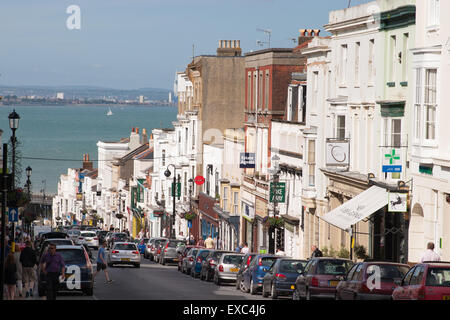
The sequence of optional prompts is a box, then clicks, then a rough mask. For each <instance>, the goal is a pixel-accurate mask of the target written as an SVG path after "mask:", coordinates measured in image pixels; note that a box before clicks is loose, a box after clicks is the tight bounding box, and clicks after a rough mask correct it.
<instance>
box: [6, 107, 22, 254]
mask: <svg viewBox="0 0 450 320" xmlns="http://www.w3.org/2000/svg"><path fill="white" fill-rule="evenodd" d="M8 119H9V127H10V128H11V131H12V136H11V144H12V185H11V186H12V190H14V189H15V187H14V184H15V181H14V180H15V178H16V175H15V173H16V130H17V129H18V128H19V120H20V116H19V115H18V114H17V112H16V110H13V112H11V113H10V114H9V116H8ZM15 229H16V223H15V222H13V224H12V233H11V239H12V252H14V250H15V247H16V244H15V242H16V230H15Z"/></svg>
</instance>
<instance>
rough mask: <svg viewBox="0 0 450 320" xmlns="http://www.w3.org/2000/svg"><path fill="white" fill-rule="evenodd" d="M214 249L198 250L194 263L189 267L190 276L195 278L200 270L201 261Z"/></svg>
mask: <svg viewBox="0 0 450 320" xmlns="http://www.w3.org/2000/svg"><path fill="white" fill-rule="evenodd" d="M212 251H214V249H201V250H198V252H197V255H196V256H195V259H194V265H193V266H192V268H191V276H192V277H193V278H197V276H198V275H200V272H201V271H202V262H203V260H205V259H206V257H207V256H208V255H209V254H210V253H211V252H212Z"/></svg>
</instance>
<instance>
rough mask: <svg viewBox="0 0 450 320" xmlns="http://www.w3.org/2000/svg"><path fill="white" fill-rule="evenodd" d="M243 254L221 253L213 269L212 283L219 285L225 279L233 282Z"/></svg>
mask: <svg viewBox="0 0 450 320" xmlns="http://www.w3.org/2000/svg"><path fill="white" fill-rule="evenodd" d="M244 256H245V254H243V253H224V254H222V256H221V257H220V259H219V261H218V262H217V267H216V268H215V270H214V283H215V284H217V285H220V284H221V283H222V282H225V281H227V282H228V281H229V282H235V281H236V279H237V274H238V271H239V267H240V265H241V263H242V261H243V260H244Z"/></svg>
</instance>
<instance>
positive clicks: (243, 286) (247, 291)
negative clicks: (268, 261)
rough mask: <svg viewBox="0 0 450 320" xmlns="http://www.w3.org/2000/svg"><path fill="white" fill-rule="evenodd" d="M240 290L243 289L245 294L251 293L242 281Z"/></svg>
mask: <svg viewBox="0 0 450 320" xmlns="http://www.w3.org/2000/svg"><path fill="white" fill-rule="evenodd" d="M240 289H241V291H242V292H244V293H249V291H250V290H249V289H247V288H246V287H245V284H244V280H241V284H240Z"/></svg>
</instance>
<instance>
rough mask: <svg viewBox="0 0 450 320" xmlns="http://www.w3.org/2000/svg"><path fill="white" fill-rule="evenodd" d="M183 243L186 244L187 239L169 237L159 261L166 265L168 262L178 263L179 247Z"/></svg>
mask: <svg viewBox="0 0 450 320" xmlns="http://www.w3.org/2000/svg"><path fill="white" fill-rule="evenodd" d="M182 245H186V241H184V240H177V239H169V240H167V241H166V242H163V244H162V248H161V255H160V257H159V263H160V264H162V265H165V264H166V263H167V262H175V263H178V252H177V248H178V247H179V246H182Z"/></svg>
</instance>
